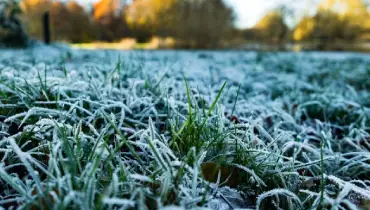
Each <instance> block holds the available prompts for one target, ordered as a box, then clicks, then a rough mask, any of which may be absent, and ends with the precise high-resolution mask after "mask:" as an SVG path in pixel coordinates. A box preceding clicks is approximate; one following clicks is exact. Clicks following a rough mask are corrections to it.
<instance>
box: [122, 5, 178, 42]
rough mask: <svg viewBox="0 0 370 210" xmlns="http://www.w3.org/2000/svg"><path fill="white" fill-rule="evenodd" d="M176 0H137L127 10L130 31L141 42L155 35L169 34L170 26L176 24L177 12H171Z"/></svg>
mask: <svg viewBox="0 0 370 210" xmlns="http://www.w3.org/2000/svg"><path fill="white" fill-rule="evenodd" d="M175 3H176V0H136V1H134V2H133V3H132V4H131V5H130V6H129V7H128V8H127V10H126V11H125V17H126V21H127V24H128V26H129V28H130V31H131V33H132V35H133V36H134V37H136V38H137V40H138V41H139V42H145V41H148V40H149V39H150V38H151V37H152V36H153V35H161V36H166V35H169V34H170V32H169V29H168V26H174V25H175V24H174V23H173V22H172V21H174V19H175V17H174V15H177V14H175V13H174V12H172V13H171V10H172V9H173V8H174V6H175Z"/></svg>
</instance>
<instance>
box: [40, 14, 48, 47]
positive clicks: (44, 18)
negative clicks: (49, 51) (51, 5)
mask: <svg viewBox="0 0 370 210" xmlns="http://www.w3.org/2000/svg"><path fill="white" fill-rule="evenodd" d="M42 25H43V29H44V42H45V43H46V44H50V15H49V12H45V13H44V14H43V16H42Z"/></svg>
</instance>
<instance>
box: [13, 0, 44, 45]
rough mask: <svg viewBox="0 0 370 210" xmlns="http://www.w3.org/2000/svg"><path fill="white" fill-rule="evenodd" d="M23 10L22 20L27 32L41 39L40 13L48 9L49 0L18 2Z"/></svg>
mask: <svg viewBox="0 0 370 210" xmlns="http://www.w3.org/2000/svg"><path fill="white" fill-rule="evenodd" d="M20 6H21V9H22V11H23V15H22V21H23V22H24V24H25V26H26V30H27V32H28V34H29V35H30V36H31V37H33V38H36V39H42V15H43V14H44V13H45V12H47V11H49V9H50V6H51V2H50V1H49V0H23V1H22V2H21V4H20Z"/></svg>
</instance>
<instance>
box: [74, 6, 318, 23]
mask: <svg viewBox="0 0 370 210" xmlns="http://www.w3.org/2000/svg"><path fill="white" fill-rule="evenodd" d="M77 1H78V2H79V3H81V4H83V5H89V4H91V3H93V2H96V1H98V0H77ZM225 2H226V3H227V4H229V5H230V6H231V7H232V8H233V9H234V11H235V15H236V21H235V25H236V26H237V27H238V28H248V27H253V26H254V25H255V24H256V23H257V21H258V20H259V19H260V18H262V17H263V15H264V14H266V12H267V11H269V10H271V9H273V8H276V7H277V6H278V5H280V4H282V3H285V4H288V5H290V6H293V7H294V8H295V9H296V10H295V11H296V13H297V14H298V18H299V16H300V15H304V14H306V13H307V12H312V9H313V8H315V7H316V6H317V2H318V0H225ZM288 21H289V20H288ZM292 24H294V23H292Z"/></svg>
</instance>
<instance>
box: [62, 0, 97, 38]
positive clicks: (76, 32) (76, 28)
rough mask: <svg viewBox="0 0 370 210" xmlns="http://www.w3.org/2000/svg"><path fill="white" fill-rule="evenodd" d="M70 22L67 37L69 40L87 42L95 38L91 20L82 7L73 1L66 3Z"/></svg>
mask: <svg viewBox="0 0 370 210" xmlns="http://www.w3.org/2000/svg"><path fill="white" fill-rule="evenodd" d="M67 14H68V19H69V24H70V29H69V33H68V39H69V41H71V42H89V41H92V40H94V39H95V38H96V36H95V34H94V29H93V25H92V21H91V20H90V17H89V15H88V14H87V13H86V11H85V10H84V8H83V7H82V6H81V5H79V4H78V3H77V2H75V1H70V2H68V4H67Z"/></svg>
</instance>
